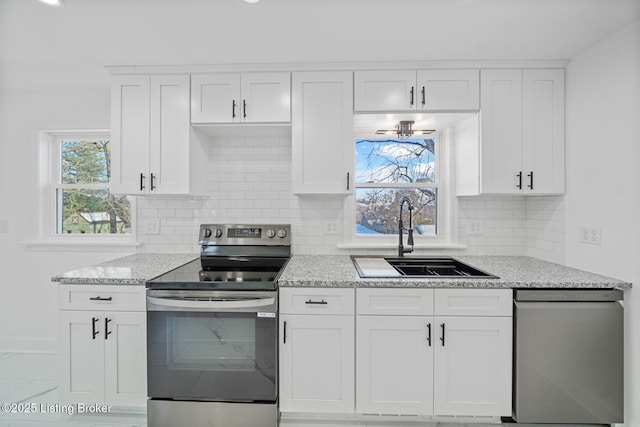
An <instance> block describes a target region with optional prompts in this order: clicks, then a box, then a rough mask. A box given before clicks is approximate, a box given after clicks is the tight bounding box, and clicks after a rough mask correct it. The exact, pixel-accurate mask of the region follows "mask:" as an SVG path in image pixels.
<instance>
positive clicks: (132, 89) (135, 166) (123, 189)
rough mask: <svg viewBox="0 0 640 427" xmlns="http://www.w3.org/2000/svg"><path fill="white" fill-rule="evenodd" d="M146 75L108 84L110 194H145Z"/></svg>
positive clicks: (146, 182) (147, 187) (147, 145)
mask: <svg viewBox="0 0 640 427" xmlns="http://www.w3.org/2000/svg"><path fill="white" fill-rule="evenodd" d="M149 80H150V79H149V76H140V75H133V76H129V75H118V76H114V77H113V78H112V81H111V180H110V190H111V192H112V193H114V194H145V193H148V191H149V185H150V182H149V181H150V177H149Z"/></svg>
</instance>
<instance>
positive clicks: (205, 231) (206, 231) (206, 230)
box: [202, 228, 211, 239]
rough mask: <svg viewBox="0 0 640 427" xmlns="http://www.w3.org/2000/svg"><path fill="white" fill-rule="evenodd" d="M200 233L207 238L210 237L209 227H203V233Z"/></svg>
mask: <svg viewBox="0 0 640 427" xmlns="http://www.w3.org/2000/svg"><path fill="white" fill-rule="evenodd" d="M202 235H203V236H204V238H205V239H208V238H209V237H211V229H210V228H205V229H204V233H203V234H202Z"/></svg>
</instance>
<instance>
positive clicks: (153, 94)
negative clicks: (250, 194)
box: [110, 75, 206, 195]
mask: <svg viewBox="0 0 640 427" xmlns="http://www.w3.org/2000/svg"><path fill="white" fill-rule="evenodd" d="M205 158H206V157H205V154H204V151H203V148H202V146H201V145H200V144H199V143H198V142H197V140H196V138H195V137H193V136H192V131H191V123H190V120H189V76H188V75H151V76H149V75H116V76H113V78H112V82H111V180H110V189H111V192H112V193H115V194H133V195H144V194H203V192H204V191H205V190H204V184H203V181H204V180H203V179H202V176H204V175H202V174H203V173H204V172H205V170H206V169H205V168H204V166H202V165H203V161H204V159H205ZM198 176H200V179H198V178H197V177H198Z"/></svg>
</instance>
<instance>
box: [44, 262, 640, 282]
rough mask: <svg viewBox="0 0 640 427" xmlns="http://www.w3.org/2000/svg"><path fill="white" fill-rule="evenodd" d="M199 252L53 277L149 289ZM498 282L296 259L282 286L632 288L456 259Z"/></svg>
mask: <svg viewBox="0 0 640 427" xmlns="http://www.w3.org/2000/svg"><path fill="white" fill-rule="evenodd" d="M197 258H198V255H197V254H166V253H137V254H133V255H128V256H125V257H121V258H117V259H114V260H111V261H107V262H104V263H101V264H97V265H94V266H90V267H84V268H80V269H77V270H72V271H69V272H66V273H63V274H60V275H56V276H53V277H52V278H51V281H52V282H54V283H56V284H58V283H60V284H77V285H132V286H144V285H145V284H146V282H147V281H148V280H150V279H152V278H154V277H157V276H159V275H161V274H164V273H166V272H168V271H171V270H173V269H175V268H177V267H180V266H181V265H184V264H186V263H188V262H191V261H193V260H194V259H197ZM455 258H458V259H460V260H462V261H464V262H468V263H469V264H471V265H473V266H475V267H477V268H480V269H482V270H485V271H487V272H490V273H492V274H495V275H496V276H498V277H500V278H499V279H407V278H368V279H364V278H360V277H358V274H357V272H356V270H355V268H354V266H353V263H352V261H351V258H350V256H349V255H293V256H292V257H291V259H290V260H289V262H288V263H287V266H286V267H285V269H284V271H283V272H282V274H281V275H280V277H279V280H278V286H279V287H283V288H285V287H327V288H363V287H370V288H375V287H386V288H389V287H404V288H418V287H421V288H486V289H491V288H494V289H508V288H580V289H582V288H584V289H598V288H601V289H604V288H615V289H623V290H625V289H630V288H631V287H632V284H631V283H629V282H625V281H622V280H617V279H613V278H610V277H606V276H602V275H598V274H595V273H590V272H586V271H583V270H578V269H575V268H571V267H566V266H562V265H560V264H555V263H551V262H547V261H542V260H539V259H537V258H531V257H524V256H455Z"/></svg>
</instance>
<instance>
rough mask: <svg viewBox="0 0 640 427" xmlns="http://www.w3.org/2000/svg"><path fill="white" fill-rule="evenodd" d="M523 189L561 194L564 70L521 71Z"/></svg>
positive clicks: (540, 192)
mask: <svg viewBox="0 0 640 427" xmlns="http://www.w3.org/2000/svg"><path fill="white" fill-rule="evenodd" d="M522 84H523V86H522V135H523V136H522V143H523V158H522V171H523V175H524V177H523V182H524V183H525V185H524V186H523V187H524V188H523V191H524V192H525V193H528V192H530V193H534V194H556V193H564V70H525V71H524V72H523V74H522Z"/></svg>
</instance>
